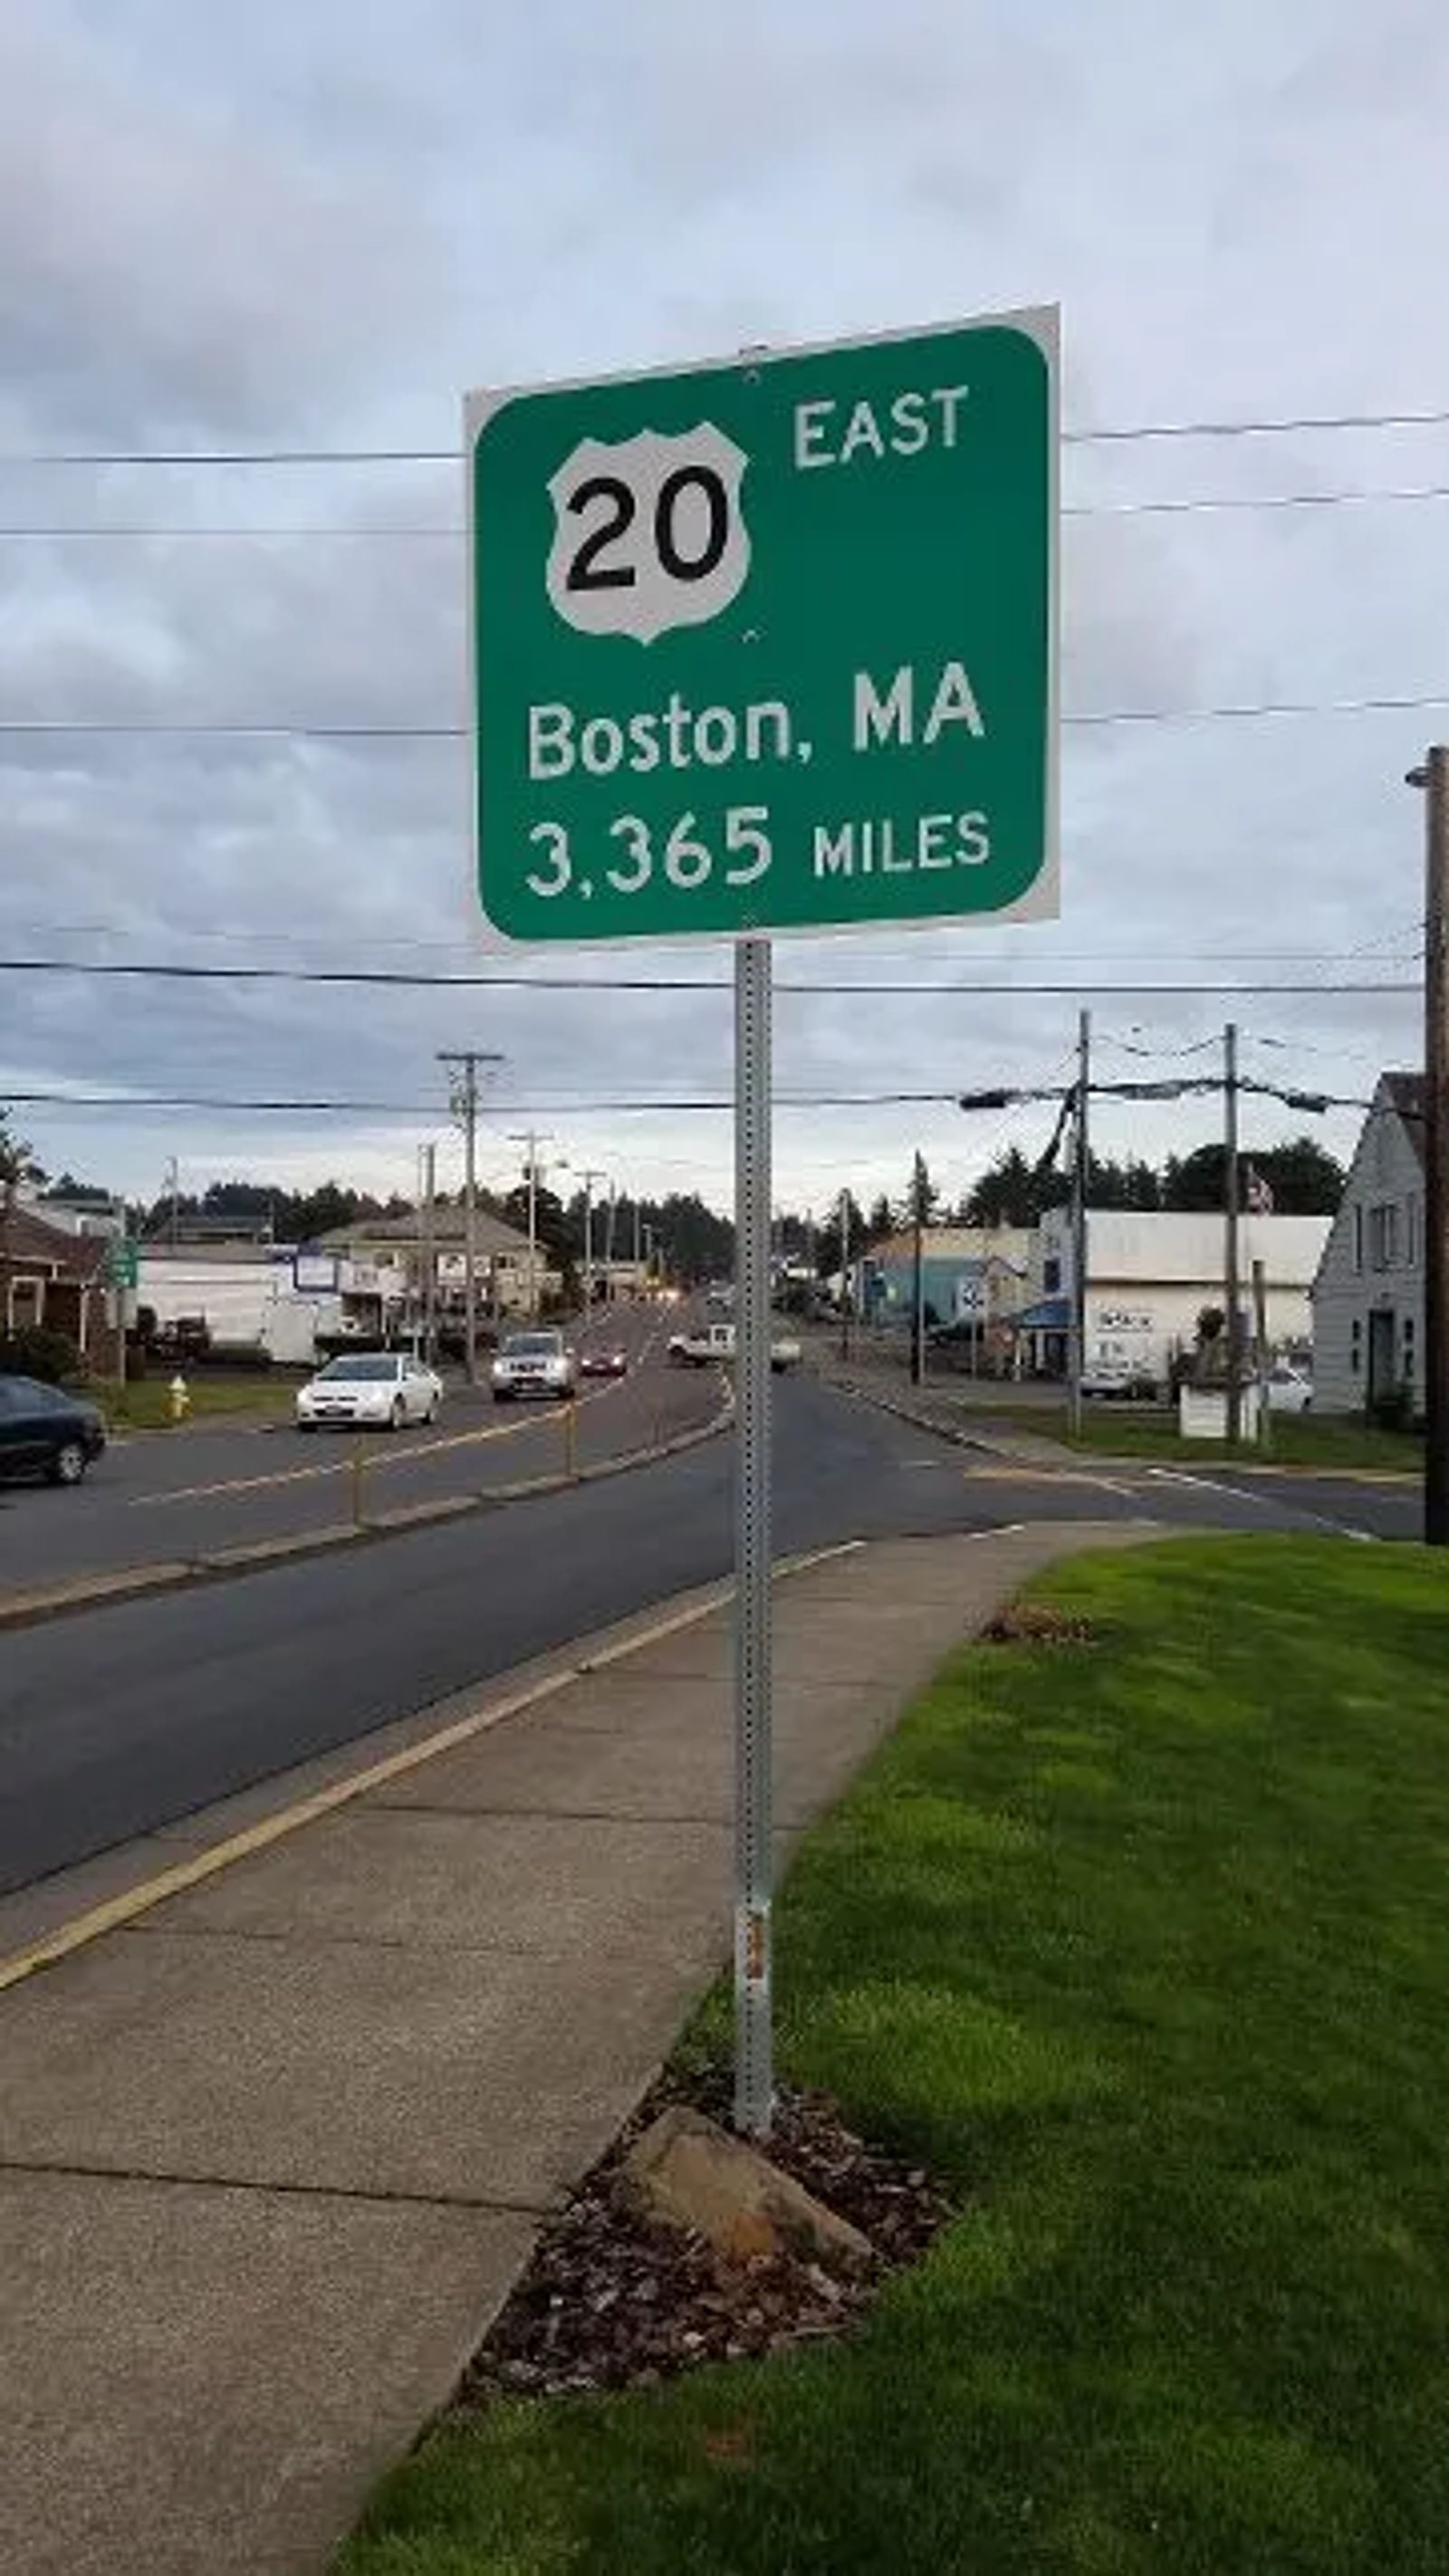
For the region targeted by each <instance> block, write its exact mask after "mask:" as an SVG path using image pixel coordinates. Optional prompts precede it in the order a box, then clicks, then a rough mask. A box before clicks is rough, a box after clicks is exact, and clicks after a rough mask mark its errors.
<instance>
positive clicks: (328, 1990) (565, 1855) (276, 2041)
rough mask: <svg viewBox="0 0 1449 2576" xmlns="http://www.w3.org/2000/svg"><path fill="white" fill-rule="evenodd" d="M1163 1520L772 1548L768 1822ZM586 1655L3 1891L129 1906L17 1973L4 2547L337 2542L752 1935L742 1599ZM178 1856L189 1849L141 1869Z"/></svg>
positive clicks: (288, 2564)
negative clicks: (776, 1576) (187, 1882)
mask: <svg viewBox="0 0 1449 2576" xmlns="http://www.w3.org/2000/svg"><path fill="white" fill-rule="evenodd" d="M1149 1534H1150V1531H1149V1529H1148V1528H1147V1527H1146V1526H1145V1525H1141V1526H1136V1527H1131V1526H1124V1525H1122V1524H1120V1523H1119V1524H1115V1525H1110V1526H1101V1527H1099V1526H1096V1525H1093V1524H1082V1523H1075V1524H1071V1525H1068V1526H1059V1527H1036V1528H1033V1529H1031V1530H1029V1531H1025V1530H1024V1531H1021V1532H1012V1533H1006V1532H1003V1533H1001V1534H991V1535H987V1536H978V1537H976V1538H974V1539H972V1538H963V1537H950V1538H933V1539H928V1540H909V1541H891V1542H889V1543H886V1544H882V1545H880V1546H877V1547H870V1548H852V1549H848V1550H840V1551H836V1552H834V1553H833V1554H832V1555H830V1556H829V1557H827V1558H824V1559H821V1560H817V1561H815V1562H814V1563H813V1564H812V1565H809V1566H806V1567H805V1568H803V1569H800V1570H796V1571H793V1572H791V1573H789V1574H788V1575H787V1576H786V1577H784V1578H783V1579H782V1580H781V1581H780V1582H779V1584H778V1585H777V1591H776V1677H777V1678H776V1730H777V1764H776V1789H777V1822H778V1826H779V1833H780V1843H781V1849H782V1852H783V1850H784V1849H785V1848H786V1847H787V1846H788V1843H789V1841H790V1839H791V1838H792V1836H793V1835H794V1834H796V1833H797V1832H798V1831H799V1830H800V1828H801V1827H803V1826H804V1825H805V1824H806V1823H807V1822H808V1821H809V1819H810V1818H811V1817H812V1816H814V1815H815V1814H816V1813H817V1812H818V1811H819V1810H820V1809H821V1808H822V1807H823V1806H825V1805H826V1804H827V1803H828V1802H829V1801H830V1800H832V1799H833V1798H834V1797H835V1796H837V1795H838V1793H839V1791H840V1790H841V1789H842V1788H843V1786H844V1785H845V1783H846V1781H847V1780H848V1778H849V1776H850V1774H851V1772H852V1771H853V1770H854V1769H855V1767H856V1765H857V1764H858V1763H859V1762H860V1761H861V1760H862V1758H863V1757H864V1756H865V1755H866V1754H867V1753H868V1752H869V1751H870V1749H871V1748H872V1746H873V1745H874V1744H875V1743H876V1742H877V1741H878V1740H879V1738H880V1737H881V1735H882V1734H883V1733H884V1732H885V1731H886V1730H887V1729H888V1727H889V1726H890V1724H891V1723H892V1721H893V1719H894V1717H895V1716H896V1714H897V1713H898V1711H899V1709H900V1707H901V1706H902V1704H903V1702H904V1701H905V1700H906V1699H908V1698H909V1697H910V1696H911V1694H912V1693H913V1692H914V1691H915V1690H916V1689H917V1688H918V1687H919V1686H920V1685H921V1684H922V1683H923V1682H924V1681H925V1680H926V1679H927V1677H928V1676H929V1674H930V1673H931V1672H932V1670H933V1669H934V1668H935V1666H936V1665H937V1664H938V1663H939V1661H940V1660H941V1658H942V1656H943V1655H944V1654H945V1653H946V1652H947V1651H948V1650H949V1648H950V1647H951V1646H952V1645H953V1644H954V1643H955V1642H956V1641H957V1640H958V1639H959V1638H960V1637H962V1636H963V1635H964V1634H967V1633H969V1632H970V1631H971V1630H972V1629H973V1628H975V1627H976V1626H978V1625H979V1624H980V1623H981V1622H982V1621H983V1620H984V1619H985V1618H987V1617H989V1616H990V1614H991V1612H992V1611H993V1610H994V1608H995V1607H996V1606H997V1605H998V1604H999V1603H1000V1601H1001V1600H1002V1599H1003V1598H1004V1597H1006V1596H1007V1595H1009V1594H1010V1593H1011V1592H1012V1591H1013V1590H1014V1589H1015V1588H1016V1586H1017V1585H1018V1584H1019V1583H1020V1582H1021V1581H1022V1580H1023V1579H1024V1577H1025V1576H1026V1575H1028V1574H1029V1573H1031V1572H1032V1571H1034V1570H1035V1569H1036V1568H1038V1567H1039V1566H1041V1565H1042V1564H1043V1563H1045V1562H1046V1561H1048V1560H1049V1559H1050V1558H1052V1557H1054V1556H1056V1555H1059V1554H1061V1553H1062V1552H1064V1551H1066V1550H1076V1549H1079V1548H1083V1547H1092V1546H1095V1545H1103V1544H1107V1545H1120V1544H1122V1543H1124V1541H1130V1540H1131V1539H1133V1538H1140V1537H1143V1536H1145V1535H1149ZM584 1663H585V1667H586V1668H585V1669H580V1655H579V1650H577V1649H575V1650H573V1654H572V1659H571V1660H570V1661H568V1662H563V1661H561V1660H560V1659H557V1658H556V1659H554V1663H553V1665H552V1666H551V1667H550V1668H547V1669H542V1670H539V1671H536V1672H533V1673H531V1674H529V1675H528V1676H525V1677H523V1680H522V1683H521V1684H520V1681H519V1678H518V1677H516V1676H515V1677H513V1678H512V1681H511V1682H510V1683H509V1684H503V1685H496V1686H492V1687H491V1688H490V1689H488V1690H486V1691H480V1692H478V1693H476V1694H474V1695H472V1697H471V1698H470V1701H469V1704H468V1706H467V1707H466V1708H460V1707H459V1706H458V1705H456V1704H453V1705H449V1706H448V1707H446V1708H443V1709H436V1710H432V1711H429V1712H426V1713H424V1714H423V1715H422V1716H420V1717H419V1718H417V1719H415V1720H412V1721H409V1722H408V1725H407V1726H406V1727H405V1728H402V1729H397V1728H394V1729H391V1730H389V1731H388V1732H387V1735H386V1738H385V1740H382V1741H379V1740H378V1739H370V1740H369V1741H368V1742H367V1743H365V1744H363V1745H354V1746H352V1747H350V1748H348V1749H347V1752H346V1753H345V1755H341V1756H333V1757H331V1758H330V1759H329V1762H328V1763H327V1764H326V1765H323V1766H319V1767H318V1768H317V1769H316V1770H314V1771H313V1772H310V1773H309V1774H307V1775H306V1776H305V1777H294V1778H293V1779H292V1780H291V1781H289V1782H287V1783H283V1784H278V1783H270V1784H268V1786H267V1788H266V1789H265V1790H264V1791H258V1792H252V1793H249V1794H248V1795H247V1796H246V1797H245V1798H243V1799H241V1800H233V1801H231V1802H230V1804H229V1806H228V1807H227V1808H225V1809H221V1810H216V1811H213V1812H212V1813H211V1814H210V1815H208V1816H203V1817H200V1818H193V1819H191V1820H190V1821H189V1822H188V1823H187V1824H186V1825H184V1826H182V1827H178V1828H175V1829H173V1830H171V1831H170V1832H168V1833H167V1834H166V1835H160V1836H153V1837H152V1838H151V1839H150V1841H149V1842H148V1843H147V1845H146V1846H145V1847H144V1849H143V1850H142V1851H140V1852H138V1853H135V1854H132V1855H127V1854H118V1855H111V1856H109V1857H108V1860H107V1862H106V1864H105V1865H104V1867H103V1868H100V1869H98V1868H97V1867H96V1866H94V1865H93V1866H92V1869H91V1870H90V1871H89V1873H87V1874H86V1875H85V1876H84V1878H83V1879H82V1878H81V1877H80V1876H79V1875H78V1877H77V1883H76V1885H75V1887H74V1888H73V1889H72V1890H70V1891H66V1890H64V1889H59V1890H58V1889H57V1886H56V1884H55V1883H54V1882H52V1883H50V1884H48V1885H47V1886H46V1887H45V1888H43V1889H39V1890H37V1891H35V1894H34V1897H33V1898H32V1899H27V1898H26V1897H25V1896H21V1897H19V1898H16V1899H13V1900H11V1901H10V1902H9V1904H8V1905H7V1906H6V1908H5V1909H4V1910H3V1915H0V1934H3V1948H4V1950H5V1951H6V1952H7V1953H8V1954H9V1955H10V1957H11V1958H12V1959H13V1958H14V1956H15V1954H16V1953H17V1952H23V1951H24V1948H25V1944H26V1942H27V1940H31V1941H35V1940H37V1939H39V1938H40V1937H41V1936H42V1935H45V1936H50V1937H53V1936H54V1935H55V1933H56V1931H57V1929H58V1928H60V1915H61V1911H62V1907H63V1904H64V1901H65V1900H66V1898H67V1896H69V1899H70V1902H71V1910H72V1911H73V1912H79V1910H80V1908H81V1906H82V1905H83V1904H85V1903H91V1904H94V1903H95V1902H96V1899H97V1898H98V1897H109V1898H110V1899H112V1900H116V1899H118V1898H119V1906H120V1912H121V1914H122V1915H123V1916H126V1917H127V1919H123V1920H120V1921H119V1922H117V1919H116V1915H115V1913H114V1912H113V1913H112V1914H111V1915H110V1916H107V1915H105V1914H104V1913H102V1914H101V1915H99V1916H98V1917H97V1918H95V1920H94V1923H93V1926H92V1930H93V1935H94V1937H86V1938H84V1939H83V1940H82V1941H81V1943H80V1944H79V1946H77V1947H75V1948H74V1949H73V1950H72V1951H71V1952H70V1955H68V1956H66V1957H64V1958H62V1959H61V1960H60V1961H59V1963H58V1964H51V1965H40V1964H37V1966H36V1967H35V1970H34V1972H33V1973H22V1974H21V1975H20V1976H19V1977H18V1980H17V1981H16V1982H14V1983H12V1984H10V1985H9V1987H8V1989H7V1990H5V1991H3V1992H0V2049H3V2053H4V2064H5V2084H4V2088H3V2097H0V2278H3V2280H4V2284H5V2295H4V2301H3V2314H0V2566H3V2567H4V2569H5V2570H6V2576H320V2571H321V2570H322V2569H323V2568H324V2567H325V2566H326V2563H327V2560H328V2555H329V2552H330V2550H331V2548H332V2547H333V2545H334V2544H335V2543H336V2541H337V2540H338V2538H339V2537H340V2535H341V2534H342V2533H343V2531H344V2530H345V2529H346V2528H347V2527H348V2525H349V2524H350V2522H351V2521H352V2519H353V2518H354V2516H355V2514H356V2511H357V2509H358V2507H359V2505H360V2504H361V2501H362V2499H363V2497H364V2495H365V2493H366V2491H367V2489H368V2487H369V2485H370V2483H371V2481H372V2479H373V2478H374V2476H375V2475H376V2473H377V2472H378V2470H379V2469H380V2468H381V2467H383V2466H384V2465H385V2464H386V2463H387V2462H388V2461H389V2460H390V2459H391V2458H393V2457H395V2456H396V2455H397V2454H398V2453H399V2452H400V2451H401V2450H402V2449H403V2448H405V2446H406V2445H407V2444H408V2442H409V2441H410V2440H411V2439H412V2437H413V2436H414V2435H415V2433H416V2432H417V2430H418V2429H419V2427H420V2426H421V2425H422V2424H423V2423H424V2422H425V2420H426V2419H427V2417H428V2416H429V2414H430V2413H431V2412H432V2411H433V2410H434V2409H435V2408H437V2407H438V2406H440V2405H441V2404H443V2403H444V2402H445V2401H446V2399H447V2397H448V2396H449V2394H450V2392H451V2390H452V2388H453V2386H454V2384H455V2382H456V2379H457V2375H458V2373H459V2370H460V2368H461V2366H462V2364H463V2362H464V2360H465V2359H466V2357H467V2355H468V2353H469V2351H470V2350H471V2348H472V2347H473V2345H474V2344H475V2343H476V2342H477V2340H478V2338H479V2336H480V2334H481V2332H482V2330H483V2329H484V2327H485V2326H486V2324H487V2322H488V2320H489V2319H490V2317H491V2316H492V2315H493V2313H494V2312H495V2310H496V2309H497V2307H498V2306H499V2304H500V2303H501V2301H502V2299H503V2298H504V2296H505V2295H506V2293H507V2291H508V2288H509V2286H510V2284H511V2282H512V2281H513V2279H514V2277H515V2276H516V2274H517V2272H518V2270H519V2268H520V2266H521V2265H522V2263H523V2262H524V2261H525V2259H526V2257H527V2254H528V2251H529V2248H530V2245H531V2242H532V2239H533V2235H534V2231H535V2228H536V2226H537V2224H538V2222H539V2221H540V2219H541V2218H542V2217H544V2216H545V2215H546V2214H547V2213H548V2212H549V2211H550V2210H551V2209H553V2208H555V2207H556V2206H557V2205H558V2203H559V2201H560V2199H561V2198H562V2197H563V2196H564V2195H566V2194H567V2192H568V2191H569V2190H570V2188H571V2186H572V2185H573V2184H574V2183H575V2182H576V2181H577V2179H578V2178H579V2176H580V2175H581V2174H582V2173H583V2172H584V2171H585V2170H586V2169H587V2168H588V2166H589V2165H590V2164H591V2163H592V2162H593V2161H594V2160H595V2159H596V2157H597V2156H598V2155H599V2154H600V2152H601V2151H602V2150H603V2148H604V2147H605V2146H606V2145H607V2144H608V2142H609V2140H610V2139H611V2137H612V2136H613V2134H614V2132H615V2130H616V2129H617V2127H618V2126H619V2124H620V2122H621V2121H622V2120H623V2119H624V2118H625V2116H626V2115H627V2113H628V2112H629V2111H630V2109H631V2108H632V2106H633V2104H634V2103H635V2102H636V2100H637V2099H638V2097H639V2095H640V2094H641V2092H642V2091H643V2090H644V2088H645V2087H646V2085H647V2084H648V2082H649V2080H650V2078H651V2075H652V2074H653V2072H654V2070H655V2069H656V2067H657V2066H658V2064H659V2062H660V2060H661V2058H662V2057H663V2056H664V2055H665V2054H666V2052H667V2051H668V2049H669V2046H670V2044H671V2041H672V2039H673V2037H674V2034H675V2032H676V2030H677V2029H678V2026H679V2023H680V2020H681V2018H682V2016H683V2014H684V2012H685V2011H686V2009H687V2008H688V2006H689V2005H690V2003H691V2002H692V2001H693V2000H694V1998H695V1997H696V1996H697V1995H698V1993H699V1992H700V1991H701V1989H702V1988H703V1986H704V1985H705V1984H706V1982H707V1981H708V1980H709V1978H710V1977H711V1976H712V1975H713V1974H714V1973H715V1972H716V1971H717V1970H718V1968H719V1967H720V1966H721V1965H722V1964H723V1962H724V1960H725V1958H726V1956H727V1951H728V1944H729V1925H730V1905H731V1855H732V1845H733V1835H732V1822H731V1819H732V1804H733V1787H732V1748H731V1727H730V1680H729V1675H730V1623H729V1613H728V1609H727V1607H725V1606H722V1605H721V1603H720V1599H719V1596H718V1594H716V1595H712V1596H707V1597H705V1598H704V1599H702V1600H699V1601H696V1602H695V1603H693V1604H688V1605H685V1606H684V1607H683V1608H682V1609H679V1608H676V1609H675V1610H674V1611H673V1612H672V1613H665V1614H660V1615H657V1616H656V1617H655V1618H654V1619H653V1621H652V1622H650V1623H647V1624H644V1623H640V1624H639V1625H638V1626H637V1627H636V1630H635V1631H634V1632H633V1633H632V1634H630V1635H628V1636H626V1637H624V1638H623V1639H622V1640H620V1641H615V1642H613V1643H610V1644H604V1645H601V1647H600V1649H599V1651H598V1652H597V1653H596V1654H594V1655H591V1656H586V1657H585V1658H584ZM588 1667H592V1668H588ZM440 1736H441V1737H443V1738H444V1739H445V1740H444V1745H443V1747H442V1749H438V1750H436V1751H431V1750H429V1749H428V1748H429V1747H430V1746H431V1745H432V1744H433V1742H434V1740H435V1739H436V1738H438V1737H440ZM308 1794H310V1795H311V1796H312V1802H313V1807H314V1808H315V1807H316V1805H317V1803H318V1799H319V1798H320V1800H321V1801H322V1802H324V1805H325V1802H326V1801H328V1800H332V1801H334V1802H335V1803H333V1804H332V1805H331V1806H330V1808H325V1811H324V1812H321V1813H320V1814H318V1813H311V1812H309V1811H306V1810H304V1811H303V1813H302V1814H301V1815H299V1814H298V1807H299V1804H300V1802H301V1799H302V1798H303V1796H304V1795H308ZM289 1801H290V1804H288V1803H287V1802H289ZM228 1837H230V1838H231V1847H230V1849H229V1856H228V1857H227V1859H226V1860H225V1863H224V1865H221V1866H217V1867H215V1868H214V1869H213V1868H212V1866H211V1861H210V1859H208V1858H206V1855H208V1854H214V1853H215V1852H216V1851H217V1849H218V1848H219V1847H220V1846H222V1845H223V1844H225V1843H226V1842H227V1838H228ZM238 1843H239V1844H240V1846H241V1848H239V1849H238V1848H236V1845H237V1844H238ZM248 1846H250V1847H248ZM177 1867H180V1868H181V1869H182V1870H183V1871H192V1870H200V1869H203V1868H204V1869H205V1870H206V1871H207V1873H208V1874H207V1875H205V1876H202V1877H199V1878H198V1880H197V1883H195V1884H193V1885H191V1886H189V1887H187V1888H186V1889H184V1890H182V1891H180V1892H174V1893H171V1894H169V1895H168V1894H166V1893H165V1892H164V1882H163V1887H162V1889H161V1890H160V1891H159V1892H157V1891H155V1885H154V1883H155V1879H156V1876H157V1873H158V1871H159V1872H163V1873H164V1872H166V1871H168V1870H169V1871H171V1872H172V1873H174V1871H175V1870H176V1868H177ZM148 1889H149V1890H150V1891H151V1893H148ZM127 1909H129V1914H128V1916H127ZM107 1923H109V1924H110V1925H111V1926H112V1927H113V1928H104V1927H105V1926H106V1925H107Z"/></svg>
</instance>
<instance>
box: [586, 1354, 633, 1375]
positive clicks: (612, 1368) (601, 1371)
mask: <svg viewBox="0 0 1449 2576" xmlns="http://www.w3.org/2000/svg"><path fill="white" fill-rule="evenodd" d="M628 1374H629V1354H628V1352H627V1351H608V1350H592V1351H582V1352H580V1354H579V1375H580V1377H627V1376H628Z"/></svg>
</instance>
